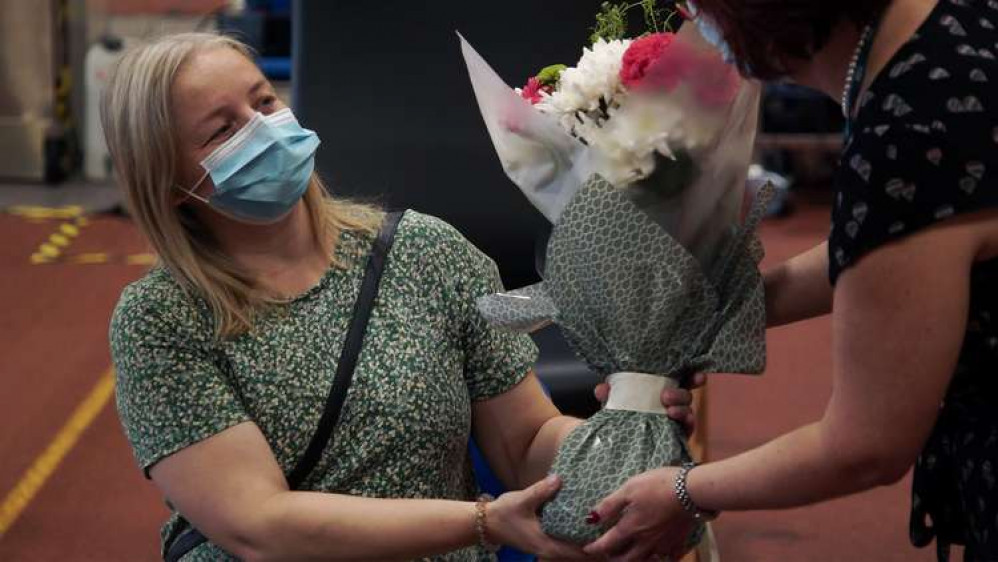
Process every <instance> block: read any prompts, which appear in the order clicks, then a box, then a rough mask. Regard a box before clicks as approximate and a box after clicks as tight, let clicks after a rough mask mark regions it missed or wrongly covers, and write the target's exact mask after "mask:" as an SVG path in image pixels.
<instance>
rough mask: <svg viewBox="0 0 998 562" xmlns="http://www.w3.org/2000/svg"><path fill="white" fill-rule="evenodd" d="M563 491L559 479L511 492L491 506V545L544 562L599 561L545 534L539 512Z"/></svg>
mask: <svg viewBox="0 0 998 562" xmlns="http://www.w3.org/2000/svg"><path fill="white" fill-rule="evenodd" d="M560 487H561V480H560V479H559V478H558V477H557V476H549V477H548V478H545V479H544V480H541V481H540V482H538V483H536V484H534V485H533V486H530V487H529V488H527V489H525V490H521V491H518V492H507V493H505V494H503V495H502V496H500V497H499V499H497V500H496V501H494V502H492V503H490V504H489V506H488V512H487V516H486V522H487V523H486V524H487V526H488V533H487V534H488V539H489V541H491V542H493V543H496V544H502V545H507V546H512V547H513V548H516V549H517V550H521V551H524V552H529V553H531V554H534V555H536V556H538V557H539V558H541V559H544V560H566V561H573V560H598V558H593V557H591V556H589V555H587V554H586V553H585V552H583V550H582V547H580V546H577V545H574V544H569V543H565V542H561V541H557V540H555V539H553V538H551V537H549V536H548V535H546V534H544V531H542V530H541V522H540V520H539V519H538V516H537V511H538V510H539V509H540V508H541V506H542V505H544V503H546V502H548V501H550V500H551V499H552V498H554V496H555V494H557V493H558V488H560Z"/></svg>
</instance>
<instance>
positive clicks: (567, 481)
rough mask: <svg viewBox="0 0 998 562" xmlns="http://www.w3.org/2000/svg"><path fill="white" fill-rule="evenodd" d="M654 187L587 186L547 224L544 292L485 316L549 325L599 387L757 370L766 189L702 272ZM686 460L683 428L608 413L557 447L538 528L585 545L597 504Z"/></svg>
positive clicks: (516, 298)
mask: <svg viewBox="0 0 998 562" xmlns="http://www.w3.org/2000/svg"><path fill="white" fill-rule="evenodd" d="M652 189H654V188H653V186H651V187H650V186H634V187H631V188H628V189H623V190H621V189H616V188H614V187H612V186H611V185H609V183H607V182H606V181H604V180H602V179H601V178H599V177H598V176H593V177H592V178H590V180H589V181H588V182H586V183H585V185H584V186H583V187H582V188H581V189H580V190H579V191H578V193H577V194H576V195H575V197H574V198H573V199H572V201H571V202H570V203H569V204H568V206H567V207H566V209H565V211H564V213H563V214H562V215H561V217H560V218H559V220H558V222H557V223H556V224H555V226H554V230H553V232H552V235H551V239H550V241H549V243H548V247H547V255H546V266H545V271H544V272H543V277H544V281H543V283H540V284H537V285H533V286H531V287H528V288H525V289H521V290H520V291H514V292H513V293H507V294H503V295H493V296H489V297H484V298H482V299H480V300H479V303H478V305H479V309H480V311H481V312H482V314H483V315H484V316H485V317H486V318H487V319H488V320H489V321H490V322H493V323H495V324H497V325H502V326H507V327H510V328H512V329H520V330H524V329H527V327H528V326H536V325H538V324H540V323H541V322H542V321H543V319H544V318H549V319H550V320H551V321H553V322H555V323H556V324H558V326H559V327H560V329H561V330H562V332H563V333H564V335H565V337H566V339H567V341H568V342H569V344H570V345H571V346H572V348H573V349H574V350H575V351H576V353H577V354H578V355H579V356H580V357H582V358H583V359H584V360H585V362H586V363H587V364H588V366H589V367H590V368H591V369H593V370H594V371H596V372H597V373H598V374H600V375H602V376H604V377H606V376H609V375H611V374H614V373H618V372H637V373H646V374H652V375H661V376H663V377H672V378H676V379H681V378H682V377H684V376H686V375H688V374H691V373H695V372H736V373H759V372H761V371H762V369H763V368H764V366H765V304H764V299H763V288H762V279H761V276H760V274H759V271H758V262H759V260H760V259H761V257H762V250H761V245H760V244H759V242H758V240H757V238H756V237H755V229H756V226H757V224H758V222H759V220H760V218H761V215H762V210H763V209H764V207H765V204H766V201H767V198H768V194H769V188H768V186H767V187H766V188H763V189H762V190H761V191H760V192H759V194H758V195H757V197H756V199H755V202H754V205H753V207H752V209H751V211H750V213H749V215H748V217H747V219H746V220H745V221H744V223H742V224H740V225H731V226H730V227H728V228H727V231H726V232H725V233H724V235H723V236H722V237H721V241H720V242H719V243H718V245H717V250H716V251H715V252H713V253H712V258H711V259H710V261H709V263H708V264H706V267H705V265H704V264H702V263H701V261H699V260H698V259H697V258H695V257H694V256H693V254H692V253H691V252H690V251H689V250H688V249H686V248H684V247H683V246H682V245H681V244H679V243H678V242H676V240H675V239H674V238H673V237H672V236H670V235H669V233H668V232H667V231H666V230H665V229H664V228H663V227H662V225H661V224H659V222H657V221H656V216H655V213H654V211H653V210H652V209H653V208H654V207H655V205H649V204H647V203H648V202H649V199H655V198H656V195H655V193H654V192H653V191H649V190H652ZM736 193H737V192H736ZM689 459H690V455H689V451H688V449H687V445H686V442H685V439H684V437H683V434H682V428H681V427H679V425H678V424H676V423H675V422H673V421H671V420H670V419H669V418H668V417H666V416H664V415H661V414H651V413H642V412H633V411H624V410H603V411H601V412H599V413H597V414H596V415H595V416H593V417H592V418H590V419H589V420H588V421H586V422H585V423H584V424H582V425H581V426H580V427H578V428H577V429H576V430H574V431H573V432H572V433H571V434H570V435H569V436H568V437H567V438H566V439H565V441H564V442H563V443H562V445H561V448H560V450H559V452H558V455H557V458H556V460H555V463H554V466H553V467H552V473H554V474H557V475H559V476H560V477H561V478H562V480H563V487H562V489H561V491H560V492H559V493H558V495H557V496H556V497H555V499H554V500H553V501H552V502H550V503H549V504H547V505H546V506H545V507H544V508H543V512H542V524H543V528H544V530H545V531H546V532H547V533H548V534H550V535H552V536H554V537H557V538H560V539H565V540H569V541H573V542H576V543H580V544H585V543H588V542H591V541H592V540H594V539H596V538H597V537H598V536H599V535H600V533H601V531H602V529H600V528H599V527H594V526H592V525H588V524H586V523H585V520H584V519H585V517H586V515H587V514H588V513H589V512H590V511H591V510H592V509H593V508H594V507H595V506H596V505H597V504H598V503H599V502H600V501H601V500H602V499H603V498H605V497H606V496H608V495H610V494H611V493H613V492H614V491H616V490H617V489H618V488H619V487H620V486H621V485H622V484H623V483H624V482H626V481H627V480H628V479H629V478H631V477H632V476H635V475H637V474H640V473H642V472H645V471H647V470H650V469H654V468H659V467H662V466H667V465H678V464H680V463H682V462H683V461H686V460H689ZM702 532H703V529H702V528H700V529H697V530H696V531H695V532H694V533H693V534H692V535H691V537H690V544H691V546H692V545H693V544H695V543H696V542H697V541H698V540H699V538H700V536H701V535H702Z"/></svg>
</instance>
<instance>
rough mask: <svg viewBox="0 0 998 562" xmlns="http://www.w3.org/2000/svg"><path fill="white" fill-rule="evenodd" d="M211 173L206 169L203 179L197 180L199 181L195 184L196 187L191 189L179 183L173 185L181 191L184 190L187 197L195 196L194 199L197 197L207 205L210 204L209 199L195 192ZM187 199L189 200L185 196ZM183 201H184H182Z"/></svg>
mask: <svg viewBox="0 0 998 562" xmlns="http://www.w3.org/2000/svg"><path fill="white" fill-rule="evenodd" d="M209 175H211V172H208V171H205V173H204V175H203V176H201V179H199V180H198V181H197V183H195V184H194V187H192V188H191V189H190V190H186V189H184V188H182V187H180V186H179V185H177V184H173V187H175V188H177V189H179V190H180V191H182V192H184V194H185V195H187V197H193V198H194V199H196V200H198V201H200V202H202V203H204V204H205V205H208V204H209V203H208V199H207V198H205V197H203V196H201V195H198V194H197V193H195V192H196V191H197V189H198V188H199V187H201V184H202V183H204V180H206V179H208V176H209ZM186 200H187V198H184V201H186ZM181 203H183V201H181Z"/></svg>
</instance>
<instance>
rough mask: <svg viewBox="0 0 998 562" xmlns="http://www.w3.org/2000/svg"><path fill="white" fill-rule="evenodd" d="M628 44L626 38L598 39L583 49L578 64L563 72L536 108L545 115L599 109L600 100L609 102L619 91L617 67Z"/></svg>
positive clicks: (619, 65) (618, 68)
mask: <svg viewBox="0 0 998 562" xmlns="http://www.w3.org/2000/svg"><path fill="white" fill-rule="evenodd" d="M630 45H631V41H630V40H629V39H628V40H616V41H604V40H603V39H600V40H599V41H597V42H596V43H595V44H593V46H592V47H589V48H586V49H583V51H582V58H581V59H579V63H578V65H576V66H575V67H574V68H566V69H565V70H564V71H562V73H561V76H560V78H559V80H558V89H557V90H556V91H555V92H554V93H552V94H550V95H544V96H543V99H542V100H541V101H540V102H539V103H538V104H537V108H538V109H540V110H541V111H543V112H545V113H554V114H559V115H568V114H574V113H576V112H578V111H586V112H588V111H593V110H596V109H598V108H599V106H600V99H601V98H602V99H603V100H605V101H606V102H608V103H609V102H611V101H612V100H613V98H614V97H615V96H616V95H617V94H618V93H619V92H620V89H621V86H620V68H621V65H622V61H623V58H624V52H626V51H627V48H628V47H629V46H630Z"/></svg>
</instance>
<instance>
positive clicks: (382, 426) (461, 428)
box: [111, 211, 537, 562]
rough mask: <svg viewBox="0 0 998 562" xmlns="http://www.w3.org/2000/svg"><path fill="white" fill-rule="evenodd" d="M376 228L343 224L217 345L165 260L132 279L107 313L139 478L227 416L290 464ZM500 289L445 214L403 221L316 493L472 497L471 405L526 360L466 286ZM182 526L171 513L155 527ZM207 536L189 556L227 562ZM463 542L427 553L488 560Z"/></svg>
mask: <svg viewBox="0 0 998 562" xmlns="http://www.w3.org/2000/svg"><path fill="white" fill-rule="evenodd" d="M372 242H373V239H372V238H371V237H369V236H362V235H359V234H354V233H349V232H348V233H344V234H343V235H342V236H341V237H340V242H339V244H338V245H337V250H336V251H337V256H338V257H339V259H340V260H342V263H344V264H346V267H344V268H331V269H330V270H329V271H328V272H327V273H326V274H325V275H324V276H323V278H322V279H321V281H320V282H319V283H318V284H317V285H316V286H315V287H313V288H312V289H311V290H309V291H308V292H306V293H305V294H303V295H301V296H300V297H298V298H297V299H295V300H293V301H292V302H290V303H288V304H287V305H285V306H283V307H281V309H280V310H277V311H275V312H273V313H269V314H267V315H266V316H265V317H264V318H262V319H261V320H260V321H259V322H258V325H257V326H256V328H255V329H254V331H252V332H251V333H249V334H246V335H244V336H241V337H238V338H234V339H231V340H224V341H220V342H219V341H216V340H215V339H214V337H213V324H212V320H211V316H210V314H209V311H208V308H207V306H206V305H205V303H204V302H203V301H201V300H200V299H198V298H194V297H191V296H188V295H187V294H186V293H185V292H184V291H183V290H182V289H181V288H180V287H179V285H177V284H176V283H175V282H174V281H173V279H172V278H171V277H170V275H169V274H168V273H167V272H166V271H165V270H163V269H155V270H153V271H151V272H150V273H149V274H148V275H147V276H146V277H144V278H143V279H141V280H139V281H138V282H136V283H134V284H133V285H131V286H129V287H128V288H127V289H125V291H124V293H123V294H122V296H121V300H120V301H119V303H118V306H117V308H116V310H115V313H114V316H113V318H112V321H111V352H112V356H113V359H114V366H115V369H116V372H117V405H118V413H119V415H120V418H121V422H122V424H123V426H124V429H125V433H126V434H127V436H128V439H129V441H130V442H131V444H132V448H133V449H134V453H135V457H136V459H137V461H138V463H139V465H140V466H141V467H142V469H143V470H144V471H146V474H147V475H148V470H149V467H151V466H152V465H153V464H155V463H156V462H157V461H159V460H160V459H162V458H164V457H166V456H168V455H170V454H172V453H174V452H176V451H179V450H180V449H183V448H184V447H187V446H189V445H192V444H194V443H197V442H198V441H201V440H203V439H205V438H207V437H210V436H212V435H214V434H217V433H219V432H221V431H223V430H225V429H226V428H229V427H232V426H233V425H236V424H239V423H242V422H246V421H252V422H254V423H256V424H257V425H258V426H259V427H260V429H261V431H262V432H263V434H264V435H265V436H266V438H267V441H268V442H269V443H270V447H271V449H273V452H274V456H275V457H276V458H277V461H278V463H279V464H280V465H281V467H282V468H283V469H284V471H285V473H288V472H290V469H291V467H292V466H293V465H294V464H295V462H296V461H297V459H298V458H299V457H300V456H301V455H302V453H303V452H304V450H305V447H306V446H307V443H308V440H309V438H310V436H311V434H312V432H313V431H314V428H315V427H316V425H317V424H318V419H319V416H320V414H321V412H322V409H323V406H324V404H325V400H326V396H327V394H328V392H329V388H330V385H331V381H332V377H333V373H334V372H335V370H336V363H337V360H338V358H339V354H340V350H341V347H342V342H343V339H344V337H345V334H346V330H347V327H348V325H349V322H350V313H351V311H352V310H353V305H354V301H355V299H356V297H357V292H358V290H359V288H360V281H361V278H362V277H363V271H364V266H365V263H366V258H367V255H368V253H369V251H370V248H371V244H372ZM500 289H501V282H500V280H499V276H498V271H497V269H496V267H495V264H494V263H493V262H492V261H491V260H490V259H489V258H488V257H487V256H485V255H484V254H482V253H481V252H480V251H478V250H477V249H476V248H475V247H474V246H473V245H472V244H471V243H470V242H468V241H467V240H465V239H464V238H463V237H462V236H461V235H460V234H459V233H458V232H457V231H456V230H454V229H453V228H452V227H450V226H449V225H447V224H446V223H444V222H442V221H440V220H438V219H434V218H432V217H429V216H426V215H421V214H418V213H415V212H411V211H410V212H407V213H406V214H405V216H404V217H403V220H402V222H401V224H400V226H399V230H398V234H397V236H396V239H395V245H394V246H393V248H392V251H391V254H390V255H389V259H388V262H387V267H386V269H385V272H384V277H383V279H382V283H381V288H380V290H379V294H378V298H377V300H376V302H375V306H374V310H373V312H372V315H371V321H370V324H369V326H368V331H367V335H366V338H365V341H364V348H363V350H362V352H361V355H360V358H359V362H358V365H357V370H356V373H355V376H354V380H353V384H352V386H351V388H350V392H349V394H348V397H347V400H346V403H345V405H344V409H343V413H342V417H341V419H340V422H339V425H338V426H337V428H336V438H335V442H334V445H333V447H332V448H330V449H327V450H326V451H325V453H324V455H323V458H322V459H321V460H320V462H319V463H318V465H317V466H316V468H315V470H314V471H313V473H312V476H311V477H310V478H309V480H308V481H307V482H306V483H305V487H307V488H308V489H311V490H317V491H323V492H332V493H339V494H351V495H357V496H368V497H381V498H444V499H455V500H469V499H473V498H474V497H475V496H476V494H477V488H476V485H475V481H474V477H473V475H472V470H471V463H470V460H469V457H468V453H467V445H468V439H469V435H470V430H471V421H472V420H471V404H472V402H474V401H478V400H483V399H486V398H489V397H493V396H496V395H498V394H502V393H503V392H506V391H507V390H509V389H510V388H512V387H513V386H515V385H516V384H517V383H518V382H520V381H521V380H522V379H523V377H524V376H525V375H526V373H527V372H528V371H529V370H530V368H531V367H532V365H533V363H534V361H535V360H536V354H537V350H536V348H535V347H534V345H533V343H532V342H531V340H530V339H529V337H527V336H522V335H515V334H512V333H510V332H505V331H501V330H498V329H495V328H492V327H490V326H488V325H487V324H486V322H485V321H484V320H483V319H482V318H480V317H479V315H478V313H477V311H476V308H475V302H474V301H475V298H476V297H479V296H481V295H487V294H491V293H494V292H496V291H497V290H500ZM175 525H177V514H176V513H174V514H173V516H172V517H171V518H170V520H169V521H168V522H167V523H166V525H165V526H164V527H163V530H162V535H163V537H166V536H169V534H170V532H171V530H172V529H173V528H174V526H175ZM233 559H234V558H233V557H231V556H230V555H228V554H226V553H225V552H223V551H222V550H221V549H219V548H218V547H216V546H214V545H211V544H206V545H202V546H201V547H199V548H197V549H196V550H194V551H192V552H191V553H190V554H188V555H187V556H186V557H185V558H184V561H185V562H191V561H201V560H212V561H215V560H233ZM489 559H491V557H490V555H487V554H486V553H484V552H481V551H478V550H477V549H467V550H464V551H460V552H454V553H451V554H448V555H445V556H440V557H437V558H435V559H434V560H441V561H444V560H446V561H459V560H460V561H465V560H489Z"/></svg>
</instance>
